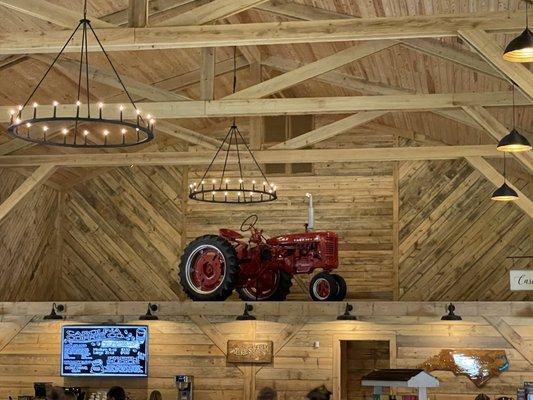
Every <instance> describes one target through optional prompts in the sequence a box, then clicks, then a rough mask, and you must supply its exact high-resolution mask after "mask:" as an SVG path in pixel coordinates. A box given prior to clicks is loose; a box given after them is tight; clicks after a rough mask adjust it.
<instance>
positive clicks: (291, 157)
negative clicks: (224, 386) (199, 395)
mask: <svg viewBox="0 0 533 400" xmlns="http://www.w3.org/2000/svg"><path fill="white" fill-rule="evenodd" d="M254 155H255V157H256V158H257V161H258V162H260V163H265V164H269V163H309V162H328V163H335V162H364V161H407V160H450V159H458V158H462V157H501V156H502V154H501V152H499V151H498V150H496V148H495V146H493V145H474V146H431V147H379V148H368V149H366V148H358V149H312V150H265V151H257V152H255V153H254ZM212 157H213V152H212V151H202V152H200V151H198V152H186V151H185V152H146V153H102V154H57V155H56V154H54V155H48V154H46V155H37V154H34V155H12V156H0V167H23V166H26V167H27V166H36V165H41V164H56V165H57V166H64V167H95V166H100V167H101V166H114V167H121V166H129V165H176V166H177V165H204V164H206V163H208V162H209V161H210V160H211V158H212ZM223 162H224V160H221V159H217V160H215V164H219V163H223ZM228 162H237V160H236V154H235V152H232V153H230V155H229V158H228ZM241 162H242V163H243V164H251V163H253V160H252V159H251V157H250V156H248V155H245V154H241Z"/></svg>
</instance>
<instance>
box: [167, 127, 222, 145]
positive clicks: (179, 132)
mask: <svg viewBox="0 0 533 400" xmlns="http://www.w3.org/2000/svg"><path fill="white" fill-rule="evenodd" d="M157 131H160V132H163V133H164V134H165V135H167V136H172V137H175V138H177V139H180V140H183V141H185V142H187V143H190V144H194V145H197V146H201V147H204V148H206V149H213V150H215V149H218V148H219V147H220V145H221V144H222V143H221V141H220V140H218V139H215V138H212V137H209V136H206V135H203V134H201V133H198V132H195V131H193V130H192V129H188V128H185V127H183V126H181V125H177V124H174V123H170V122H167V121H159V122H158V123H157Z"/></svg>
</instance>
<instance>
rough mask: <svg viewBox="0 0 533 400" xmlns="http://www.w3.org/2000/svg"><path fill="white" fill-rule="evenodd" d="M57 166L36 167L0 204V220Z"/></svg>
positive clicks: (44, 165)
mask: <svg viewBox="0 0 533 400" xmlns="http://www.w3.org/2000/svg"><path fill="white" fill-rule="evenodd" d="M56 169H57V167H56V166H55V165H53V164H43V165H41V166H40V167H38V168H37V169H36V170H35V171H34V172H33V173H32V174H31V175H30V176H29V177H28V178H27V179H26V180H25V181H24V182H22V184H21V185H20V186H19V187H18V188H17V189H15V191H14V192H13V193H11V194H10V195H9V197H8V198H7V199H6V200H4V202H3V203H2V204H0V221H2V220H3V219H4V218H5V217H6V216H7V215H8V214H9V212H10V211H11V210H12V209H13V208H15V206H16V205H17V204H18V203H19V202H20V201H21V200H22V199H24V198H25V197H26V196H27V195H29V194H30V193H31V192H32V191H33V190H34V189H36V188H37V187H39V186H40V185H41V184H42V183H43V182H44V181H46V180H47V179H48V177H49V176H50V175H52V174H53V173H54V172H55V170H56Z"/></svg>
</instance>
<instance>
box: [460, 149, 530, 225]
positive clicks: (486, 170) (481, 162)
mask: <svg viewBox="0 0 533 400" xmlns="http://www.w3.org/2000/svg"><path fill="white" fill-rule="evenodd" d="M465 158H466V161H468V162H469V163H470V165H472V166H473V167H474V168H475V169H477V170H478V171H479V172H481V174H482V175H484V176H485V178H487V179H488V180H489V181H490V182H492V183H493V184H494V186H496V187H500V186H501V185H502V183H503V180H504V179H503V175H502V174H500V173H499V172H498V171H497V170H496V169H495V168H494V167H493V166H492V165H490V163H489V162H488V161H486V160H485V159H483V157H471V156H468V157H465ZM507 184H508V185H509V186H510V187H511V188H513V190H514V191H515V192H516V193H517V194H518V199H516V200H515V201H514V202H513V203H515V204H516V205H517V206H518V207H520V208H521V209H522V210H523V211H524V212H525V213H526V214H527V215H529V217H530V218H533V201H531V200H530V199H529V197H527V196H526V195H525V194H524V193H522V192H521V191H520V189H518V188H517V187H516V186H514V185H513V184H512V183H511V182H509V181H507Z"/></svg>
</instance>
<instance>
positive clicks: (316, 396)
mask: <svg viewBox="0 0 533 400" xmlns="http://www.w3.org/2000/svg"><path fill="white" fill-rule="evenodd" d="M307 398H308V399H309V400H329V399H330V398H331V392H330V391H329V390H328V389H327V388H326V386H324V385H322V386H319V387H317V388H316V389H313V390H311V391H310V392H309V393H308V394H307Z"/></svg>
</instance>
